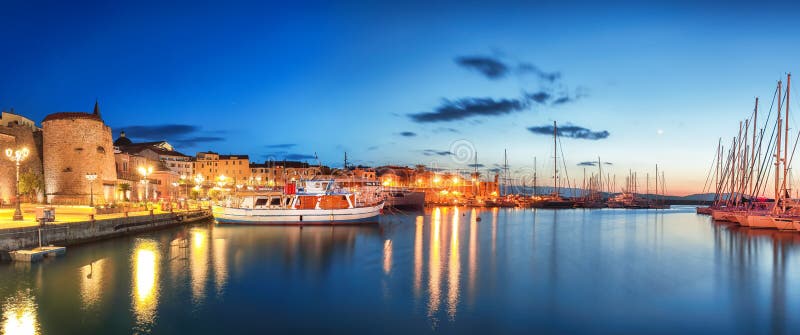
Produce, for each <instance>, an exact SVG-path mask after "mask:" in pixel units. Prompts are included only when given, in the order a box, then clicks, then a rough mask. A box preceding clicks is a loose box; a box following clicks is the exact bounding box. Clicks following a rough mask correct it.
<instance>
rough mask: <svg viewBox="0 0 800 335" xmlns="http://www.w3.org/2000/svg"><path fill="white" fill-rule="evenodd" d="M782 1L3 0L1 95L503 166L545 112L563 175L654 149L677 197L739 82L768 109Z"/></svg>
mask: <svg viewBox="0 0 800 335" xmlns="http://www.w3.org/2000/svg"><path fill="white" fill-rule="evenodd" d="M287 3H290V4H287ZM797 9H798V8H796V7H794V6H793V5H790V4H783V3H778V2H773V3H752V4H751V3H739V2H727V1H725V2H723V1H720V2H708V3H703V2H697V1H687V2H664V3H660V2H651V1H642V2H639V3H635V2H631V3H625V2H610V3H599V2H588V3H579V2H563V1H552V2H528V3H524V2H497V1H486V2H435V3H432V2H419V3H414V2H409V1H402V2H397V3H390V2H389V1H369V2H366V1H365V2H363V3H358V2H338V3H335V2H329V1H326V2H319V3H311V2H283V3H282V2H275V3H269V2H267V1H253V2H236V1H229V2H218V3H214V2H200V1H197V2H195V1H192V2H189V1H186V2H166V3H161V2H155V1H154V2H149V1H145V2H135V3H128V4H124V3H123V2H115V1H112V2H108V3H90V2H81V3H76V4H67V3H66V2H61V1H59V2H50V3H48V2H34V1H3V2H1V3H0V27H1V28H0V41H2V43H0V45H1V46H2V52H0V109H8V108H11V107H14V108H15V111H16V112H17V113H19V114H23V115H26V116H29V117H31V118H33V119H34V120H36V121H41V120H42V119H43V118H44V116H45V115H47V114H49V113H53V112H59V111H90V110H91V108H92V106H93V104H94V101H95V99H96V98H97V99H99V101H100V107H101V111H102V115H103V118H104V119H105V120H106V122H107V123H108V124H109V125H111V126H112V128H113V129H114V136H115V137H116V136H118V133H119V130H121V129H124V130H126V131H127V133H128V135H129V137H133V138H134V139H137V140H155V139H166V140H168V141H170V142H172V143H173V144H175V145H176V146H177V147H178V149H179V150H180V151H183V152H185V153H187V154H194V153H195V152H197V151H203V150H214V151H218V152H220V153H241V154H249V155H250V156H251V160H253V161H263V160H265V159H267V158H270V157H272V158H274V159H277V160H280V159H284V158H288V159H300V160H310V161H314V160H313V155H314V153H315V152H316V153H318V155H319V158H320V160H321V161H322V163H324V164H329V165H332V166H340V165H341V164H342V157H343V155H344V152H345V151H347V153H348V156H349V157H350V158H351V159H352V161H353V162H355V163H361V164H367V165H382V164H417V163H422V164H426V165H429V166H437V167H442V168H461V169H471V168H470V167H469V166H468V164H470V163H472V159H473V158H472V157H473V156H471V151H473V150H474V151H477V153H478V161H479V164H481V165H482V166H481V170H482V171H486V170H487V169H490V168H494V167H495V166H496V164H501V163H502V161H503V150H504V149H507V150H508V155H509V158H508V159H509V163H510V165H511V170H512V172H514V174H515V175H516V176H527V175H530V174H531V171H532V169H533V160H534V157H536V158H537V162H538V165H539V166H538V168H539V171H540V172H539V173H540V175H541V176H543V177H545V178H546V176H549V175H550V174H551V172H550V171H551V166H552V156H553V149H552V138H551V136H549V135H547V134H549V133H550V132H551V130H550V129H551V128H549V127H551V126H552V123H553V121H558V123H559V125H560V126H573V127H565V128H564V130H565V133H563V134H564V137H562V139H561V141H562V144H563V153H564V155H565V156H566V165H567V166H568V173H569V178H570V179H575V180H578V182H580V180H581V178H582V173H583V171H582V170H583V167H582V166H579V165H578V164H579V163H580V162H584V161H592V160H596V159H597V156H600V157H601V158H602V159H603V161H608V162H611V163H612V164H613V165H606V166H605V168H606V171H610V172H611V173H612V174H615V175H617V184H621V183H622V180H623V178H624V177H623V176H624V175H625V174H626V173H627V172H628V170H629V169H632V170H634V171H638V172H639V175H640V177H641V179H642V180H643V179H644V174H645V173H647V172H650V173H651V175H652V174H653V173H654V169H655V165H656V164H659V168H660V170H662V171H665V172H666V176H667V182H668V187H669V188H670V190H669V191H671V192H672V193H679V194H685V193H692V192H699V191H701V189H702V185H703V183H704V181H705V178H706V171H707V170H708V167H709V165H710V163H711V159H712V155H713V153H714V151H715V149H716V143H717V138H719V137H720V136H724V137H725V138H726V139H729V138H731V137H732V136H734V135H736V130H737V129H738V122H739V120H741V119H744V118H746V117H747V116H748V115H749V113H750V112H751V111H752V109H753V100H754V97H756V96H761V97H762V101H763V100H766V102H763V103H762V106H761V108H762V109H763V110H765V111H766V110H767V109H769V102H770V99H771V97H772V94H773V92H774V85H775V84H776V82H777V80H779V79H781V78H782V77H783V76H785V74H786V73H788V72H792V71H793V70H795V69H796V68H797V67H798V65H800V45H798V44H797V43H794V40H795V36H800V24H798V23H797V19H798V17H797V15H796V13H798V11H797ZM792 98H793V99H794V100H793V102H792V105H791V106H792V108H798V107H800V106H798V104H797V101H798V100H797V99H796V98H795V94H794V93H793V94H792ZM795 106H797V107H795ZM798 110H800V109H798ZM794 119H795V118H792V123H794ZM584 128H585V129H584ZM569 136H573V137H574V138H570V137H569ZM465 153H466V154H465ZM559 155H560V153H559ZM589 168H590V171H593V170H594V169H595V168H592V167H589Z"/></svg>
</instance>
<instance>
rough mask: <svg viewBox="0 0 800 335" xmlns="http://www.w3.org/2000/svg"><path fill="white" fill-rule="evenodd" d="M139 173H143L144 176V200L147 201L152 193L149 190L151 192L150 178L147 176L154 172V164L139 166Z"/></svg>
mask: <svg viewBox="0 0 800 335" xmlns="http://www.w3.org/2000/svg"><path fill="white" fill-rule="evenodd" d="M139 174H141V175H142V177H143V178H144V179H142V180H143V181H144V201H145V202H147V201H148V200H149V199H150V194H149V192H150V191H149V185H150V180H149V179H147V177H148V176H150V175H151V174H153V167H152V166H147V167H144V166H140V167H139Z"/></svg>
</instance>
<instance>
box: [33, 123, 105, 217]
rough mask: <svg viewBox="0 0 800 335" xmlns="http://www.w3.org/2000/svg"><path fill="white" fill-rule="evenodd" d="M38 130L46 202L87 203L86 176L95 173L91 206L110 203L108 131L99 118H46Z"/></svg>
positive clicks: (88, 186) (87, 186)
mask: <svg viewBox="0 0 800 335" xmlns="http://www.w3.org/2000/svg"><path fill="white" fill-rule="evenodd" d="M87 115H88V114H87ZM42 129H43V136H42V146H43V152H44V164H43V165H44V181H45V189H46V195H47V200H48V202H49V203H53V204H88V203H89V196H90V183H89V181H88V180H87V179H86V174H88V173H96V174H97V180H95V181H94V184H93V185H92V186H91V189H92V193H93V194H94V202H95V204H103V203H107V202H110V201H113V200H114V192H115V189H114V188H115V184H116V180H117V174H116V170H115V165H114V147H113V139H112V135H111V128H109V127H108V126H106V125H105V124H104V123H103V122H102V121H101V120H99V119H92V118H85V117H80V116H75V117H63V118H55V119H50V120H47V119H46V120H45V121H43V122H42Z"/></svg>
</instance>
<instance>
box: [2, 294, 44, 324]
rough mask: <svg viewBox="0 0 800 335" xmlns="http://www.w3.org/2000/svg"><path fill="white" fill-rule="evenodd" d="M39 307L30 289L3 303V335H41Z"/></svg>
mask: <svg viewBox="0 0 800 335" xmlns="http://www.w3.org/2000/svg"><path fill="white" fill-rule="evenodd" d="M37 311H38V307H37V306H36V302H35V301H33V295H32V294H31V291H30V289H26V290H21V291H18V292H17V294H16V295H13V296H10V297H8V298H6V300H5V302H4V303H3V318H2V320H0V322H2V324H3V328H2V330H3V332H2V333H3V334H5V335H33V334H39V321H38V320H37Z"/></svg>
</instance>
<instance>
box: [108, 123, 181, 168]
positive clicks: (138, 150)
mask: <svg viewBox="0 0 800 335" xmlns="http://www.w3.org/2000/svg"><path fill="white" fill-rule="evenodd" d="M114 147H115V148H116V149H117V150H118V151H120V152H126V153H130V154H135V155H139V156H144V157H147V158H149V159H151V160H154V161H160V162H162V163H163V166H164V167H166V168H167V169H169V170H171V171H173V172H175V173H177V174H178V175H179V176H187V177H188V176H192V175H194V157H192V156H188V155H184V154H183V153H180V152H178V151H177V150H175V147H173V146H172V145H171V144H169V142H167V141H155V142H140V143H134V142H133V141H131V140H130V138H128V137H127V136H126V134H125V131H121V132H120V134H119V138H117V139H116V140H115V141H114Z"/></svg>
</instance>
